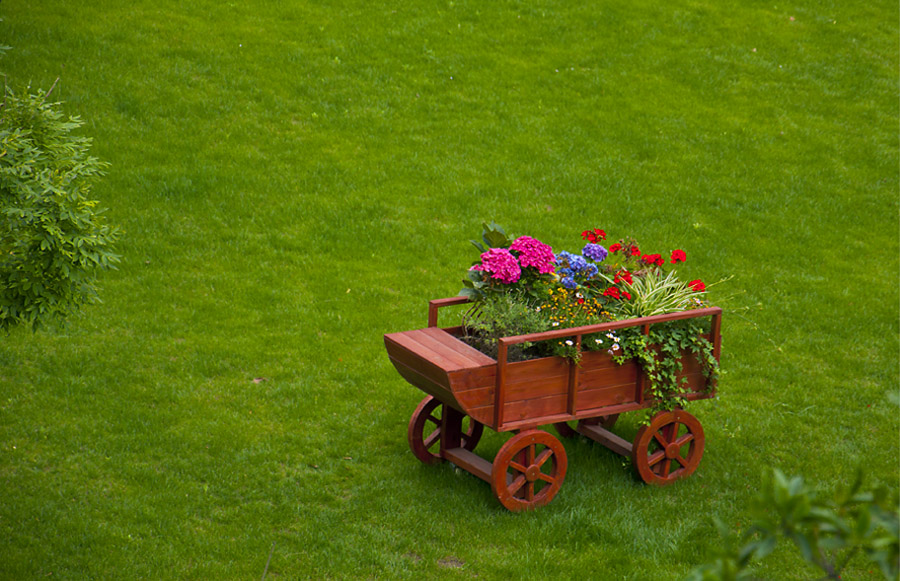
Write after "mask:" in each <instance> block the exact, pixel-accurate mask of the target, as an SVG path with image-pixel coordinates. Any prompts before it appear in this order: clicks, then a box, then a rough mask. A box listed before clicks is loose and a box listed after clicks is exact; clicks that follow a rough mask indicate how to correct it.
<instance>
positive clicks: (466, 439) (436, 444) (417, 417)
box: [406, 395, 484, 464]
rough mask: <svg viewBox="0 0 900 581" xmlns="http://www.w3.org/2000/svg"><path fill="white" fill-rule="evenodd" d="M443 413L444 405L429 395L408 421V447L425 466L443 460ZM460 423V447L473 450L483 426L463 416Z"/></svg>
mask: <svg viewBox="0 0 900 581" xmlns="http://www.w3.org/2000/svg"><path fill="white" fill-rule="evenodd" d="M443 413H444V404H443V403H441V401H440V400H439V399H437V398H434V397H432V396H430V395H429V396H426V397H425V399H423V400H422V401H421V402H420V403H419V407H417V408H416V411H414V412H413V415H412V417H411V418H410V419H409V428H408V429H407V431H406V437H407V439H408V440H409V447H410V449H411V450H412V452H413V454H414V455H415V457H416V458H418V459H419V460H420V461H422V462H424V463H425V464H438V463H440V462H441V461H442V460H443V459H442V458H441V453H440V448H441V426H442V424H443V422H442V417H443ZM466 420H468V421H466ZM461 421H462V423H463V425H462V427H461V430H460V431H461V434H462V447H463V448H465V449H466V450H469V451H471V450H474V449H475V446H477V445H478V441H479V440H480V439H481V434H482V433H483V432H484V425H483V424H481V423H480V422H477V421H475V420H473V419H472V418H470V417H468V416H463V418H462V420H461ZM466 424H468V425H466Z"/></svg>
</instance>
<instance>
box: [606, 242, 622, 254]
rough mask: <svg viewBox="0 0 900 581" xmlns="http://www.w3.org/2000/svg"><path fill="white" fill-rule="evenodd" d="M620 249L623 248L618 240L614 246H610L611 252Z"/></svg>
mask: <svg viewBox="0 0 900 581" xmlns="http://www.w3.org/2000/svg"><path fill="white" fill-rule="evenodd" d="M620 250H622V245H621V244H619V243H618V242H616V243H615V244H613V245H612V246H610V247H609V251H610V252H618V251H620Z"/></svg>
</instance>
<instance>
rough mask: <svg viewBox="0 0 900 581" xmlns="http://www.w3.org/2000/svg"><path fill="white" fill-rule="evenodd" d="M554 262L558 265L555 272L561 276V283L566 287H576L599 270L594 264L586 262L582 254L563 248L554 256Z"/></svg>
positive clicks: (595, 274)
mask: <svg viewBox="0 0 900 581" xmlns="http://www.w3.org/2000/svg"><path fill="white" fill-rule="evenodd" d="M556 264H557V266H559V268H558V269H557V271H556V272H557V274H558V275H559V276H560V277H561V284H562V285H563V286H564V287H565V288H567V289H575V288H578V286H579V283H584V282H586V281H588V280H590V279H592V278H593V277H595V276H597V273H598V272H599V271H600V269H599V268H598V267H597V265H596V264H594V263H592V262H588V261H587V259H586V258H585V257H584V256H581V255H579V254H572V253H571V252H566V251H565V250H563V251H562V252H560V253H559V255H558V256H557V257H556Z"/></svg>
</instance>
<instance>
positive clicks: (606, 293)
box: [603, 286, 619, 299]
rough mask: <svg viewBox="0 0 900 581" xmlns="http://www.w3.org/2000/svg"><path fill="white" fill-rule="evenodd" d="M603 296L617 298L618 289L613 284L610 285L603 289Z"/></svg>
mask: <svg viewBox="0 0 900 581" xmlns="http://www.w3.org/2000/svg"><path fill="white" fill-rule="evenodd" d="M603 296H605V297H612V298H614V299H617V298H619V289H617V288H616V287H614V286H611V287H609V288H608V289H606V290H605V291H603Z"/></svg>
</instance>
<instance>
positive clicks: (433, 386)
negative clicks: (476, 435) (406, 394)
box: [391, 359, 483, 423]
mask: <svg viewBox="0 0 900 581" xmlns="http://www.w3.org/2000/svg"><path fill="white" fill-rule="evenodd" d="M391 363H393V364H394V369H396V370H397V372H398V373H399V374H400V376H401V377H402V378H403V379H405V380H406V381H407V382H409V384H410V385H413V386H415V387H418V388H419V389H421V390H422V391H424V392H425V393H427V394H428V395H433V396H434V397H436V398H438V399H439V400H441V401H442V402H445V403H453V404H455V405H457V406H458V407H461V406H459V404H456V402H455V400H454V398H453V394H452V393H451V392H450V390H448V389H447V388H446V387H444V386H442V385H441V384H440V383H438V382H435V381H433V380H432V379H431V378H429V377H427V376H425V375H423V374H421V373H419V372H418V371H417V370H415V369H413V368H411V367H408V366H407V365H404V364H403V363H402V362H400V361H397V360H395V359H391ZM482 423H483V422H482Z"/></svg>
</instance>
